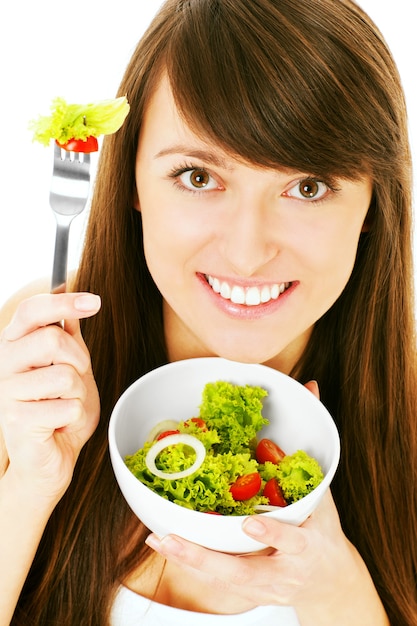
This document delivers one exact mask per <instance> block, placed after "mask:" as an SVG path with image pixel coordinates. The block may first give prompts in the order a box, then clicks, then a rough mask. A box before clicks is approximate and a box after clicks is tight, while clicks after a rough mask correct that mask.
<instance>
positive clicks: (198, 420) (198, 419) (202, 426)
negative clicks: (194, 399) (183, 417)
mask: <svg viewBox="0 0 417 626" xmlns="http://www.w3.org/2000/svg"><path fill="white" fill-rule="evenodd" d="M190 422H192V423H193V424H195V425H196V426H197V428H199V429H200V430H204V431H206V430H207V424H206V422H205V421H204V420H203V419H201V417H191V418H190V419H189V420H187V421H186V422H184V426H189V424H190Z"/></svg>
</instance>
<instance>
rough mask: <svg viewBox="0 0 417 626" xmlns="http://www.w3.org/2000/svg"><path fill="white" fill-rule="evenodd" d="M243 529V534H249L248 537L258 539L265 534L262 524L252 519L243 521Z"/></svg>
mask: <svg viewBox="0 0 417 626" xmlns="http://www.w3.org/2000/svg"><path fill="white" fill-rule="evenodd" d="M243 529H244V531H245V532H247V533H249V534H250V535H255V536H256V537H260V536H261V535H263V534H264V533H265V527H264V525H263V524H262V522H260V521H259V520H257V519H253V518H252V517H249V518H248V519H247V520H246V521H245V523H244V524H243Z"/></svg>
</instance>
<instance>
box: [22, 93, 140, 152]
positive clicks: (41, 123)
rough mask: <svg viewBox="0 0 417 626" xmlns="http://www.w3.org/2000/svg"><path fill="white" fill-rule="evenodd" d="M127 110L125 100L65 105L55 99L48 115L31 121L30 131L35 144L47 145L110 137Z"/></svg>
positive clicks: (59, 99)
mask: <svg viewBox="0 0 417 626" xmlns="http://www.w3.org/2000/svg"><path fill="white" fill-rule="evenodd" d="M129 110H130V106H129V103H128V101H127V99H126V97H120V98H114V99H109V100H102V101H99V102H90V103H88V104H68V103H67V102H66V100H64V98H55V99H54V100H53V102H52V105H51V115H49V116H42V115H41V116H39V117H38V118H37V119H36V120H32V121H31V122H30V124H29V129H30V130H32V131H33V133H34V134H33V139H34V141H39V142H40V143H42V144H44V145H45V146H48V145H49V143H50V141H51V139H55V140H57V141H58V142H59V143H61V144H65V143H67V141H69V140H70V139H82V140H84V141H85V140H86V139H87V138H88V137H91V136H92V137H98V136H99V135H111V134H112V133H115V132H116V131H117V130H119V128H120V127H121V126H122V124H123V122H124V121H125V119H126V117H127V115H128V113H129Z"/></svg>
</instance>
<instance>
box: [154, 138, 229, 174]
mask: <svg viewBox="0 0 417 626" xmlns="http://www.w3.org/2000/svg"><path fill="white" fill-rule="evenodd" d="M173 154H181V155H182V156H184V157H190V158H192V159H199V160H200V161H204V163H208V164H210V165H214V166H216V167H220V168H222V169H225V170H233V169H234V168H233V167H232V166H231V165H230V164H229V163H227V161H226V160H225V159H224V158H222V157H221V156H218V155H217V154H215V153H214V152H212V151H211V150H200V149H196V148H190V147H188V146H185V145H182V144H177V145H174V146H170V147H169V148H164V149H163V150H161V151H160V152H158V154H156V155H155V157H154V158H155V159H159V158H161V157H165V156H170V155H173Z"/></svg>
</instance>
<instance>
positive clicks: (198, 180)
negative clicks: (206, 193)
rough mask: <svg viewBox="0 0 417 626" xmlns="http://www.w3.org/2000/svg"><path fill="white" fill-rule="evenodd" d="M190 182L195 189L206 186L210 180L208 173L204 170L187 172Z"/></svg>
mask: <svg viewBox="0 0 417 626" xmlns="http://www.w3.org/2000/svg"><path fill="white" fill-rule="evenodd" d="M189 176H190V183H191V184H192V186H193V187H196V188H197V189H202V188H203V187H206V186H207V185H208V184H209V182H210V175H209V174H208V173H207V172H206V171H205V170H193V171H191V172H190V174H189Z"/></svg>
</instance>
